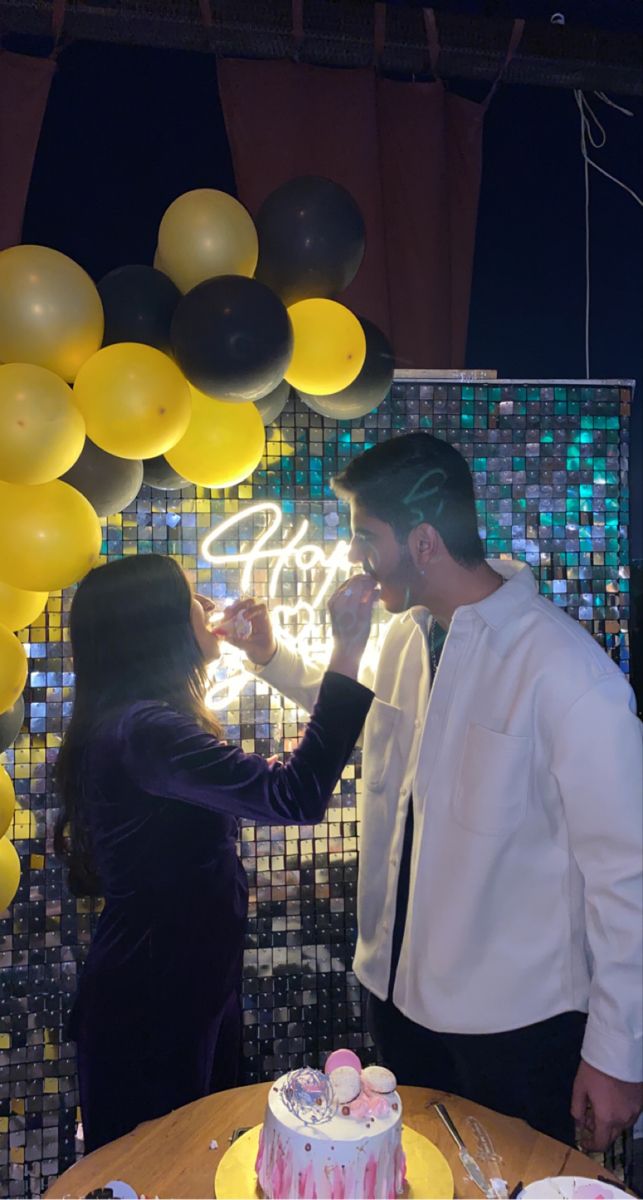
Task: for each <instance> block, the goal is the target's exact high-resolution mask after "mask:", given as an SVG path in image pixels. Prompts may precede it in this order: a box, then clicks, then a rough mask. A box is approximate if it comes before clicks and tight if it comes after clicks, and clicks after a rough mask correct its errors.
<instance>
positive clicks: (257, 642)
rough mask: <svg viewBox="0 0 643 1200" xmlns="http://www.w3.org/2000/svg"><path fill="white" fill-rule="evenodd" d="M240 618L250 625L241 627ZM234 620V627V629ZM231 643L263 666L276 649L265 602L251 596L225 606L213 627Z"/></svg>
mask: <svg viewBox="0 0 643 1200" xmlns="http://www.w3.org/2000/svg"><path fill="white" fill-rule="evenodd" d="M244 621H245V622H246V623H247V625H249V626H250V629H248V628H247V627H246V628H244V627H243V625H244ZM235 623H236V626H237V628H236V629H235ZM214 631H215V633H220V635H221V637H224V638H225V639H226V641H227V642H230V644H231V645H232V646H237V647H238V649H239V650H243V652H244V654H245V655H246V657H247V658H249V659H250V662H253V663H256V664H257V666H260V667H265V666H266V664H267V663H269V662H270V659H271V658H274V656H275V654H276V652H277V639H276V637H275V632H274V629H273V627H272V621H271V618H270V613H269V612H268V609H267V608H266V605H265V604H259V603H258V602H257V601H256V600H253V599H252V598H246V599H244V600H237V601H236V603H235V604H231V605H230V606H229V607H228V608H226V609H225V611H224V613H223V616H222V618H221V621H220V623H219V624H218V625H215V626H214Z"/></svg>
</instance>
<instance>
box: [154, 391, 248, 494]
mask: <svg viewBox="0 0 643 1200" xmlns="http://www.w3.org/2000/svg"><path fill="white" fill-rule="evenodd" d="M190 391H191V392H192V419H191V421H190V424H189V425H188V428H187V431H186V433H185V434H184V435H183V437H182V438H181V441H180V442H177V444H176V446H173V447H172V449H171V450H168V452H167V454H166V456H165V457H166V458H167V461H168V462H169V464H170V466H171V467H173V468H174V470H175V471H178V473H179V475H182V476H183V478H184V479H189V480H190V481H191V482H192V483H198V484H201V486H202V487H209V488H224V487H233V486H234V485H235V484H236V483H241V482H242V480H244V479H247V478H248V475H251V474H252V472H253V471H254V470H255V468H256V467H257V466H258V465H259V463H260V462H261V456H262V454H263V449H264V445H265V441H266V430H265V426H264V423H263V421H262V420H261V416H260V413H259V410H258V409H257V408H255V405H254V404H226V403H224V402H223V401H222V400H213V399H212V397H211V396H205V395H204V394H203V392H200V391H198V390H197V388H194V387H191V388H190Z"/></svg>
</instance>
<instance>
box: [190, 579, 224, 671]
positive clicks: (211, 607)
mask: <svg viewBox="0 0 643 1200" xmlns="http://www.w3.org/2000/svg"><path fill="white" fill-rule="evenodd" d="M211 612H216V605H215V604H214V603H213V602H212V600H210V598H209V597H208V596H201V595H200V594H198V593H194V594H193V595H192V608H191V610H190V623H191V625H192V629H193V630H194V636H195V638H196V640H197V642H198V645H199V649H200V650H201V653H202V654H203V657H204V659H205V661H206V662H207V663H210V662H214V660H215V658H219V657H220V655H221V647H220V645H219V639H218V637H217V635H216V633H212V630H211V629H210V628H209V626H208V617H209V614H210V613H211Z"/></svg>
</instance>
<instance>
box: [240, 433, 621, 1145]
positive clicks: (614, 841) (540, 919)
mask: <svg viewBox="0 0 643 1200" xmlns="http://www.w3.org/2000/svg"><path fill="white" fill-rule="evenodd" d="M333 486H334V489H335V491H336V493H337V494H338V495H339V496H340V497H343V498H346V499H348V501H349V503H350V508H351V523H352V532H353V539H352V542H351V550H350V557H351V560H352V561H353V562H354V563H361V564H362V565H363V567H364V570H365V572H366V573H367V576H368V577H369V578H368V580H364V581H363V582H362V580H360V579H359V578H357V579H356V580H355V586H356V587H361V586H365V589H368V587H369V586H372V578H375V580H376V581H377V583H378V585H379V588H380V590H381V599H382V601H383V603H384V605H385V606H386V608H387V609H388V610H389V612H392V613H395V614H397V615H396V616H395V617H394V619H393V620H392V621H391V623H390V625H389V627H388V630H387V633H386V638H385V642H384V645H383V647H382V650H381V653H380V658H379V663H378V667H377V671H376V673H375V682H374V691H375V694H376V699H375V701H374V703H373V706H372V708H371V711H370V713H369V716H368V718H367V721H366V725H365V739H364V756H363V780H364V796H363V803H362V830H361V850H360V864H359V882H358V941H357V948H356V954H355V962H354V969H355V973H356V975H357V977H358V979H359V980H360V982H361V983H362V984H363V985H364V986H365V987H366V988H367V989H368V991H369V993H370V996H369V1025H370V1028H371V1032H372V1034H373V1037H374V1040H375V1043H376V1046H377V1048H378V1050H379V1052H380V1054H381V1056H382V1058H383V1059H384V1061H385V1063H387V1064H388V1065H389V1066H391V1067H392V1069H393V1070H394V1071H395V1073H396V1074H397V1075H398V1078H399V1079H400V1081H401V1082H402V1083H408V1084H418V1085H424V1086H431V1087H436V1088H440V1089H445V1090H448V1091H453V1092H456V1093H459V1094H461V1095H465V1096H468V1097H469V1098H470V1099H473V1100H476V1101H478V1102H480V1103H482V1104H487V1105H489V1106H490V1107H491V1108H494V1109H497V1110H499V1111H503V1112H507V1113H510V1114H512V1115H515V1116H519V1117H523V1118H525V1119H526V1120H527V1121H529V1122H530V1123H531V1124H532V1125H533V1126H535V1127H536V1128H538V1129H541V1130H543V1131H544V1132H546V1133H550V1134H551V1135H552V1136H554V1137H558V1138H560V1139H561V1140H565V1141H568V1142H570V1143H571V1142H573V1141H574V1123H573V1120H572V1114H573V1118H575V1121H576V1123H577V1136H578V1137H580V1139H581V1142H582V1145H583V1146H584V1147H585V1148H587V1149H597V1150H601V1149H604V1148H605V1147H607V1146H608V1145H609V1143H610V1142H611V1141H612V1140H613V1139H614V1137H615V1136H616V1135H617V1134H618V1133H619V1132H620V1131H621V1130H623V1129H624V1128H626V1127H627V1126H629V1125H630V1124H631V1123H632V1122H633V1121H634V1120H635V1118H636V1117H637V1115H638V1113H639V1111H640V1110H641V1106H642V1104H643V1086H642V1085H641V1083H640V1081H641V1079H643V1069H642V1066H643V1064H642V1061H641V1059H642V1034H641V1021H642V1015H643V1013H642V1010H643V998H642V973H641V939H642V928H643V926H642V918H641V909H642V883H641V868H642V860H643V849H642V846H641V833H642V797H643V762H642V759H643V755H642V739H641V726H640V723H639V721H638V720H637V718H636V716H635V707H634V699H633V695H632V691H631V689H630V687H629V686H628V684H627V682H626V680H625V678H624V677H623V675H622V673H621V672H620V671H619V670H618V668H617V667H616V666H615V665H614V663H613V662H612V661H611V660H610V659H609V658H608V656H607V655H606V654H605V653H604V651H603V650H602V649H601V648H600V647H599V646H598V644H597V643H596V642H595V641H594V640H593V639H592V638H591V637H590V636H589V635H588V634H587V633H586V632H585V630H584V629H583V628H582V627H581V626H580V625H578V624H577V623H576V622H575V621H573V620H571V619H570V618H569V617H568V616H567V615H566V614H565V613H564V612H562V611H561V610H560V609H559V608H556V607H554V605H552V604H551V603H550V602H549V601H547V600H545V599H543V598H542V597H540V596H539V594H538V592H537V588H536V583H535V580H534V578H533V575H532V573H531V571H530V570H529V568H528V567H527V566H526V565H524V564H523V563H520V562H511V561H506V560H502V561H498V562H486V561H485V559H484V555H483V549H482V544H481V542H480V538H479V534H478V528H477V520H476V509H475V501H474V492H473V481H472V478H471V474H470V472H469V468H468V466H467V464H466V462H465V460H464V459H463V458H462V456H461V455H460V454H459V453H458V452H457V451H456V450H455V449H454V448H453V447H452V446H449V445H448V444H447V443H445V442H442V441H439V440H438V439H436V438H433V437H431V436H430V435H429V434H426V433H412V434H408V435H406V436H403V437H398V438H395V439H393V440H391V441H388V442H383V443H381V444H379V445H377V446H375V447H374V448H372V449H371V450H368V451H366V453H364V454H362V455H360V456H359V457H357V458H355V459H353V460H352V461H351V463H350V464H349V466H348V467H347V469H346V470H345V471H344V472H343V473H342V474H341V475H340V476H338V477H337V478H336V479H335V480H334V481H333ZM243 607H244V602H240V603H239V605H237V606H234V610H233V611H236V610H237V609H238V608H243ZM247 615H249V617H250V619H251V621H252V625H253V632H252V634H251V635H250V637H249V638H248V639H247V640H246V641H245V642H239V643H237V644H240V645H242V646H244V648H245V650H246V653H247V655H248V657H249V659H250V660H251V662H252V663H253V665H254V667H255V669H256V672H257V673H258V674H261V675H262V677H263V678H264V679H266V680H267V681H268V682H269V683H270V684H271V685H272V686H274V687H276V688H278V689H279V690H280V691H281V692H283V693H284V694H285V695H287V696H289V697H290V698H291V699H293V700H294V701H296V702H297V703H298V704H299V705H301V706H302V707H303V708H305V709H308V710H310V709H311V708H312V706H313V704H314V701H315V697H316V692H317V688H318V685H319V680H320V678H321V671H320V670H319V668H318V667H316V666H312V665H311V664H310V663H306V662H304V661H303V660H302V659H300V658H298V657H297V656H296V655H295V654H294V653H293V652H292V651H291V650H289V649H288V648H287V647H285V646H284V645H278V644H277V642H276V641H275V638H274V635H273V633H272V630H271V627H270V621H269V617H268V615H267V612H266V610H265V607H264V606H263V605H257V604H255V605H252V606H251V607H250V608H249V609H247Z"/></svg>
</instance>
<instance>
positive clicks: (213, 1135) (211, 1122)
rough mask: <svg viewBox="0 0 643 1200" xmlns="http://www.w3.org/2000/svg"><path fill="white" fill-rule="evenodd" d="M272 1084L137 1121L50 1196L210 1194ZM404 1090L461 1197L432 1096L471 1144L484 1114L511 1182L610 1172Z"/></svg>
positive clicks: (462, 1181)
mask: <svg viewBox="0 0 643 1200" xmlns="http://www.w3.org/2000/svg"><path fill="white" fill-rule="evenodd" d="M269 1087H270V1084H269V1083H256V1084H252V1085H251V1086H250V1087H244V1088H234V1089H233V1090H231V1091H229V1092H219V1093H218V1094H216V1095H214V1096H208V1097H206V1099H205V1100H196V1101H195V1102H194V1103H193V1104H186V1105H185V1107H184V1108H177V1109H176V1110H175V1111H174V1112H172V1113H170V1114H169V1115H168V1116H167V1117H161V1118H159V1120H158V1121H148V1122H146V1123H145V1124H143V1125H139V1126H138V1129H135V1130H134V1131H133V1132H132V1133H128V1134H127V1135H126V1136H125V1137H122V1138H119V1139H118V1141H116V1142H111V1143H110V1144H109V1145H108V1146H103V1147H102V1148H101V1149H100V1150H96V1151H94V1153H93V1154H89V1155H87V1157H86V1158H84V1159H81V1160H80V1161H79V1162H78V1163H76V1164H75V1166H73V1167H70V1169H69V1170H68V1171H65V1173H64V1174H63V1175H61V1176H60V1177H59V1179H57V1180H56V1182H55V1183H54V1184H53V1185H52V1187H50V1188H49V1189H48V1191H46V1192H45V1196H52V1197H53V1196H60V1197H63V1196H66V1197H82V1196H86V1195H87V1193H88V1192H90V1191H92V1190H93V1189H94V1188H97V1187H102V1186H104V1185H105V1184H106V1183H107V1182H108V1180H110V1179H123V1180H125V1181H126V1182H127V1183H129V1184H131V1186H132V1187H133V1188H134V1189H135V1190H136V1191H137V1192H138V1193H139V1195H140V1194H141V1193H142V1194H144V1195H145V1196H148V1197H154V1196H159V1197H160V1198H161V1200H167V1198H172V1197H174V1198H177V1200H178V1198H179V1197H196V1198H198V1200H201V1198H204V1200H205V1198H207V1200H212V1198H213V1196H214V1187H213V1182H214V1173H215V1171H216V1168H217V1165H218V1163H219V1160H220V1158H221V1156H222V1155H223V1154H224V1153H225V1151H226V1150H227V1148H228V1145H229V1139H230V1136H231V1134H232V1131H233V1130H234V1129H238V1128H239V1127H241V1126H245V1125H258V1124H259V1123H260V1122H261V1121H262V1119H263V1113H264V1108H265V1103H266V1096H267V1094H268V1089H269ZM400 1095H401V1097H402V1103H403V1105H404V1121H405V1123H406V1124H407V1125H409V1126H411V1128H413V1129H417V1130H418V1132H419V1133H423V1134H424V1135H425V1136H426V1137H428V1138H430V1140H431V1141H432V1142H434V1143H435V1145H436V1146H438V1147H439V1149H440V1150H441V1151H442V1153H443V1154H444V1155H445V1157H446V1158H447V1159H448V1161H449V1163H450V1165H451V1169H452V1171H453V1177H454V1180H455V1189H456V1196H457V1197H465V1196H466V1197H469V1196H473V1195H476V1193H477V1189H476V1188H475V1186H474V1185H473V1184H472V1183H471V1182H470V1181H469V1180H468V1179H467V1177H466V1175H465V1174H464V1172H463V1170H462V1167H461V1165H460V1161H459V1159H458V1154H457V1149H456V1146H455V1145H454V1143H453V1141H452V1140H451V1138H450V1137H449V1134H448V1133H447V1131H446V1129H445V1128H444V1126H443V1124H442V1122H441V1121H440V1119H439V1117H438V1116H437V1115H436V1114H435V1113H434V1112H433V1111H432V1110H431V1109H430V1108H429V1109H427V1104H428V1103H430V1102H431V1101H433V1100H443V1101H444V1103H445V1104H446V1105H447V1107H448V1109H449V1112H450V1113H451V1115H452V1117H453V1119H454V1121H455V1123H456V1125H457V1126H458V1127H459V1129H460V1132H461V1133H462V1134H463V1136H464V1137H465V1141H467V1142H468V1143H469V1144H470V1148H471V1149H472V1150H475V1147H474V1146H473V1145H472V1144H471V1138H469V1137H467V1136H466V1126H465V1118H466V1117H467V1116H470V1115H471V1116H476V1117H477V1118H478V1120H480V1121H481V1122H482V1124H483V1125H484V1126H485V1128H486V1129H487V1130H488V1132H489V1133H490V1135H491V1138H492V1140H493V1143H494V1146H495V1149H496V1151H497V1153H498V1154H500V1155H501V1156H502V1159H503V1167H504V1175H505V1178H506V1179H507V1180H508V1182H509V1187H510V1189H511V1188H513V1187H515V1185H516V1183H517V1182H518V1180H522V1181H523V1183H529V1182H530V1181H531V1180H534V1179H543V1178H544V1177H545V1176H547V1175H587V1176H590V1177H592V1178H595V1177H596V1175H598V1174H602V1175H608V1174H609V1172H606V1171H605V1169H604V1168H603V1167H602V1166H599V1165H598V1164H597V1163H595V1162H594V1161H593V1159H591V1158H587V1157H586V1156H585V1155H584V1154H580V1153H579V1152H578V1151H576V1150H571V1149H570V1147H569V1146H564V1145H562V1143H561V1142H556V1141H554V1140H553V1139H552V1138H548V1137H545V1135H544V1134H542V1133H536V1132H535V1130H533V1129H531V1128H530V1127H529V1126H528V1125H525V1123H524V1122H523V1121H517V1120H514V1119H513V1118H512V1117H503V1116H500V1114H499V1113H495V1112H492V1111H491V1110H490V1109H488V1108H482V1107H481V1106H480V1105H479V1104H472V1103H471V1102H470V1101H468V1100H461V1099H460V1098H459V1097H457V1096H450V1095H448V1094H447V1093H446V1092H436V1091H429V1090H427V1089H425V1088H413V1087H401V1088H400ZM213 1140H215V1141H216V1142H217V1143H218V1149H216V1150H211V1149H210V1143H211V1142H212V1141H213ZM615 1183H618V1180H616V1179H615ZM621 1186H622V1185H621ZM477 1200H481V1193H478V1194H477Z"/></svg>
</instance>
